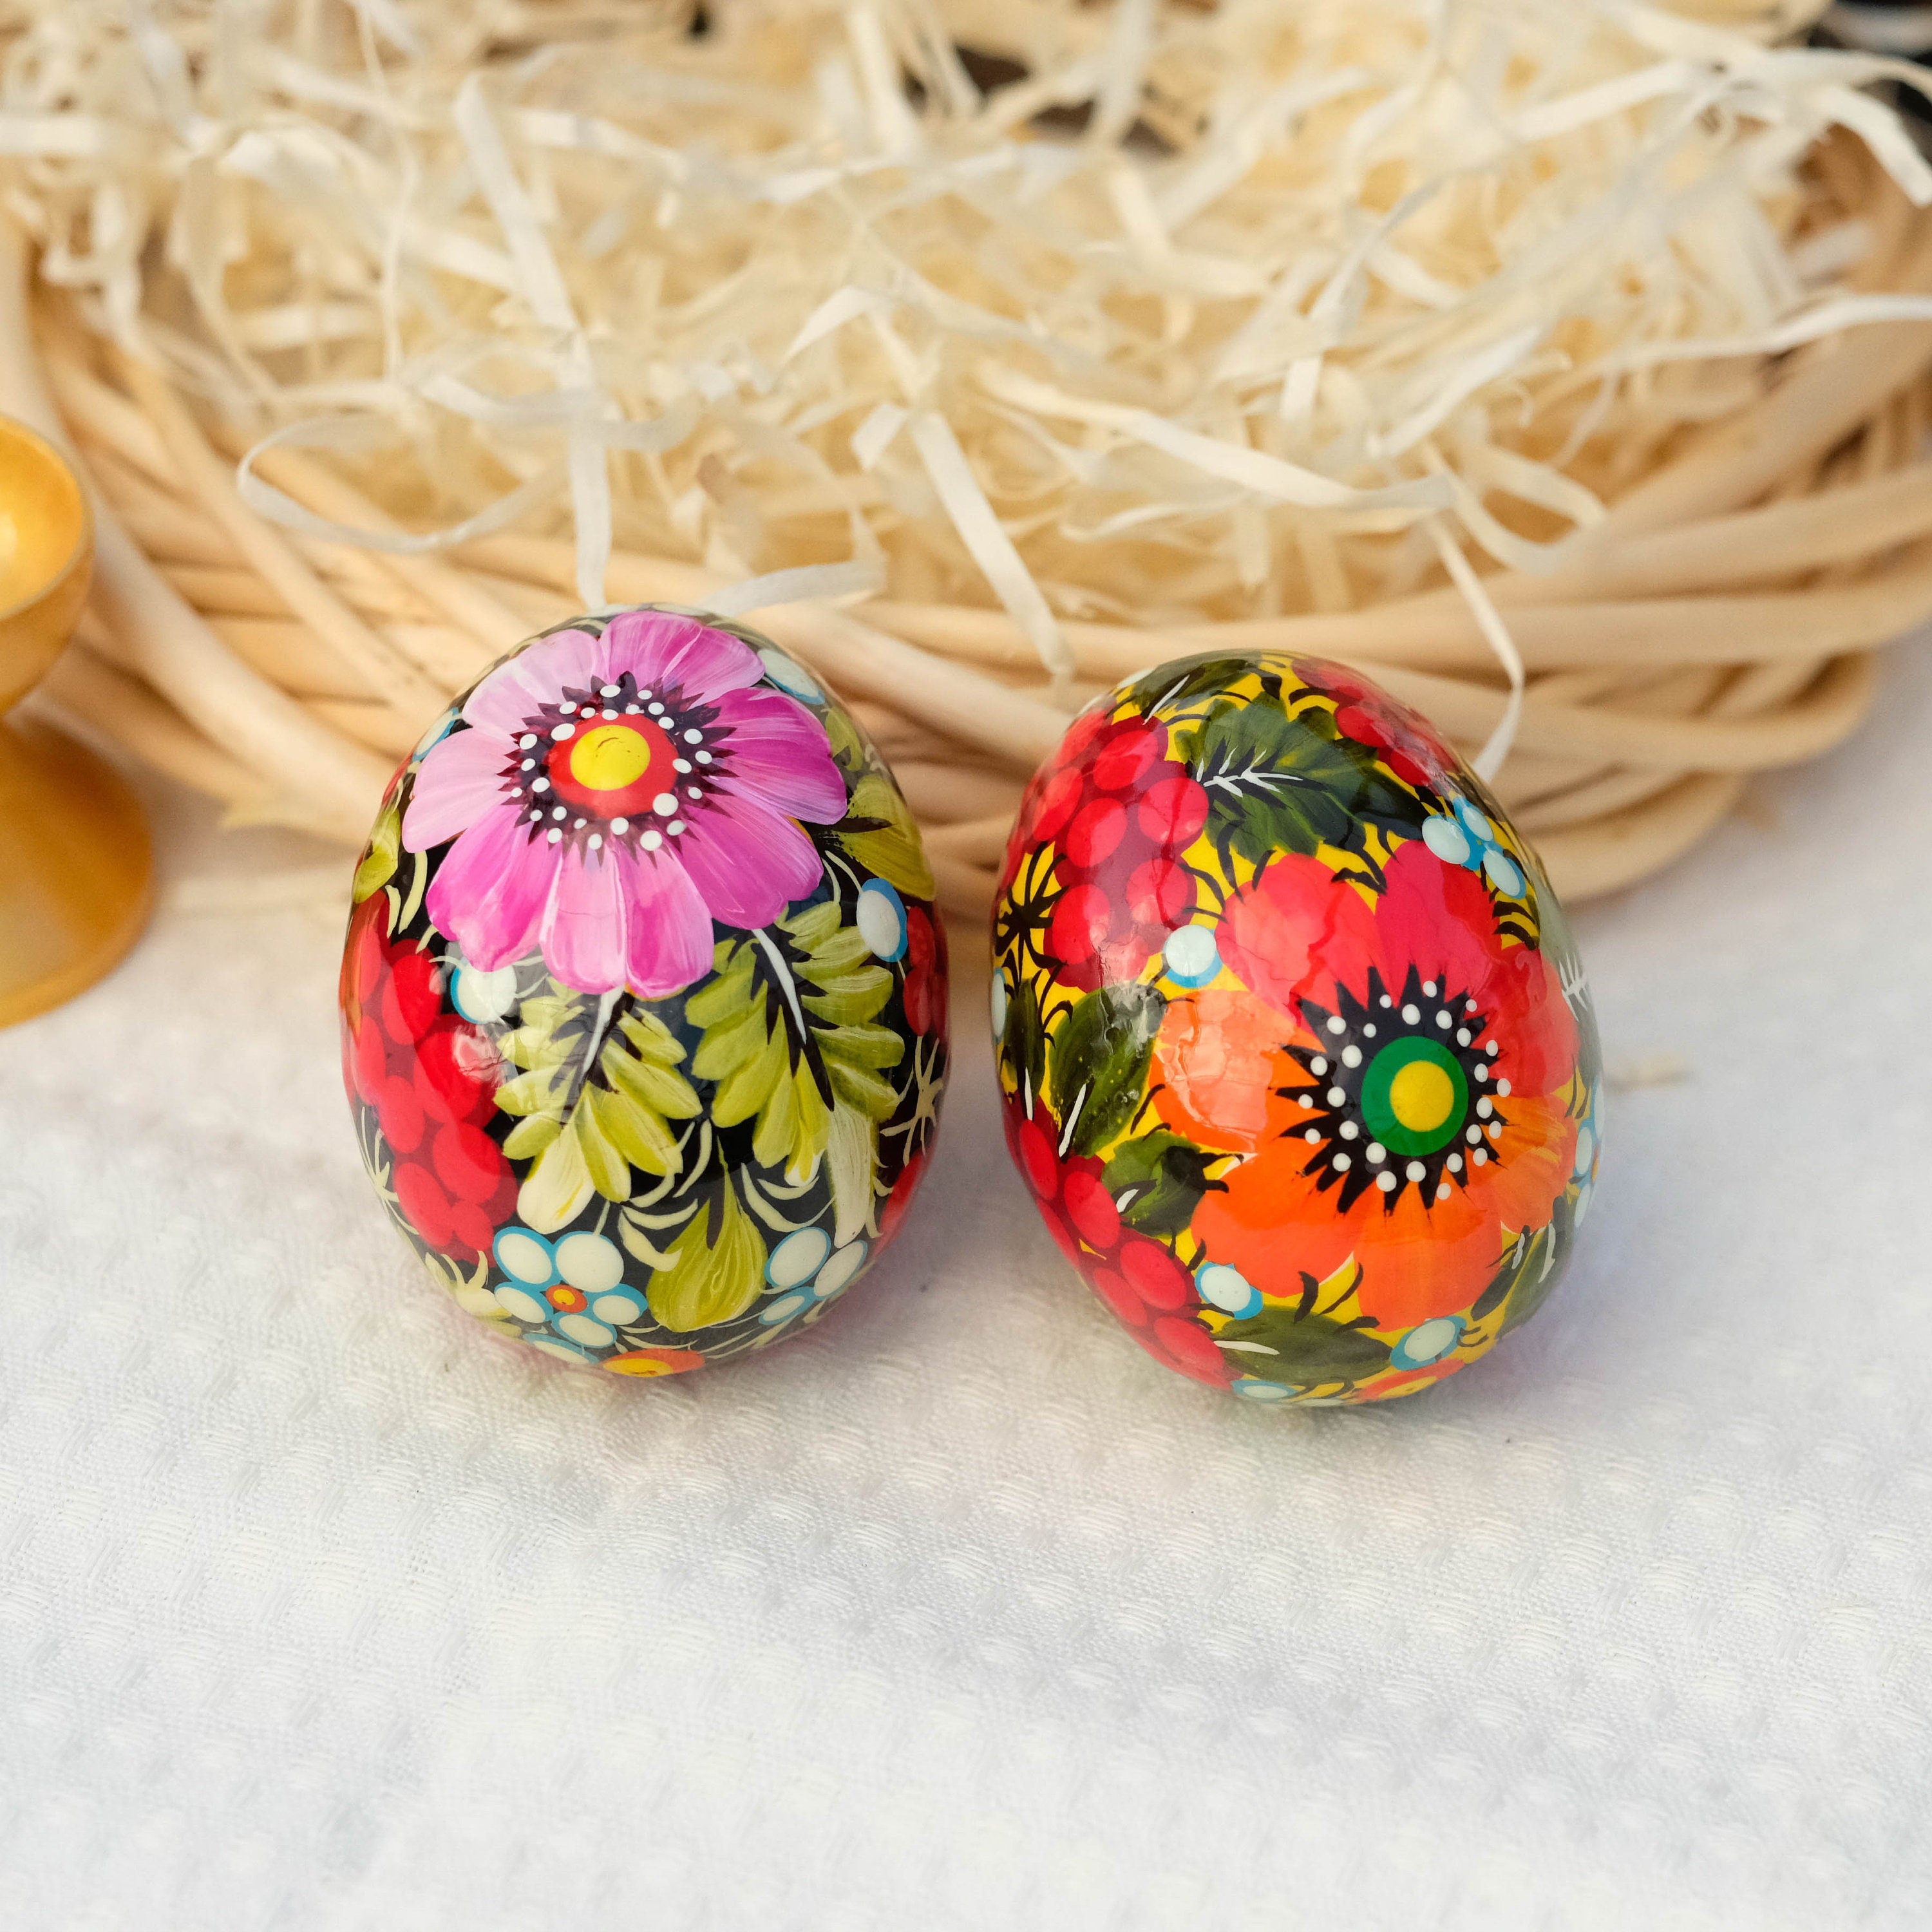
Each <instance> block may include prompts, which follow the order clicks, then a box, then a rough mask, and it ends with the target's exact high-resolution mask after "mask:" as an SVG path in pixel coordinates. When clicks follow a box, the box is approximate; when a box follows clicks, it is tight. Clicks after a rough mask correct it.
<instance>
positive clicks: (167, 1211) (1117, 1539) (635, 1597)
mask: <svg viewBox="0 0 1932 1932" xmlns="http://www.w3.org/2000/svg"><path fill="white" fill-rule="evenodd" d="M1929 768H1932V655H1928V654H1927V652H1926V651H1925V650H1924V649H1923V648H1915V649H1914V650H1912V652H1908V653H1906V654H1904V655H1901V656H1900V658H1898V659H1897V661H1896V663H1895V664H1894V668H1893V670H1892V672H1891V678H1890V681H1889V682H1888V685H1887V687H1886V697H1885V703H1884V704H1883V706H1882V708H1881V711H1880V713H1879V715H1878V716H1877V718H1875V720H1874V721H1873V723H1872V724H1871V725H1870V727H1869V728H1867V730H1866V731H1865V732H1864V734H1863V735H1862V736H1861V738H1860V739H1859V740H1858V742H1857V743H1856V744H1855V745H1853V746H1852V747H1851V748H1849V749H1847V750H1846V751H1843V752H1842V753H1841V754H1838V755H1837V756H1835V757H1832V758H1831V759H1830V760H1827V761H1826V762H1825V763H1823V764H1821V765H1819V766H1816V767H1814V768H1812V769H1808V770H1805V771H1804V772H1799V773H1798V774H1796V775H1793V776H1791V777H1790V778H1787V779H1785V780H1783V781H1780V782H1779V783H1778V784H1775V785H1769V784H1766V785H1763V786H1761V787H1760V788H1759V790H1758V791H1757V793H1756V794H1755V795H1754V805H1753V808H1752V809H1751V810H1750V811H1748V813H1747V814H1745V816H1743V817H1741V818H1739V820H1735V821H1733V823H1730V825H1728V826H1727V827H1726V828H1725V829H1724V831H1723V832H1721V835H1719V836H1718V838H1715V840H1714V841H1712V842H1711V844H1709V846H1707V847H1706V848H1705V849H1703V850H1702V851H1700V853H1697V855H1696V856H1694V857H1693V858H1692V859H1691V860H1689V861H1688V862H1686V863H1685V864H1683V865H1680V866H1679V867H1678V868H1676V870H1674V871H1673V872H1671V873H1670V874H1668V875H1667V876H1666V877H1664V878H1663V879H1661V880H1659V881H1658V882H1656V883H1653V884H1652V885H1650V886H1646V888H1644V889H1643V890H1641V891H1640V892H1637V893H1636V894H1634V895H1631V896H1629V897H1628V898H1625V899H1624V900H1622V901H1618V902H1615V903H1612V904H1607V905H1605V906H1603V907H1598V908H1595V909H1594V910H1589V911H1587V912H1586V913H1585V914H1584V915H1583V916H1582V917H1581V919H1580V921H1579V924H1580V937H1581V939H1582V941H1583V945H1584V948H1585V951H1586V957H1587V959H1588V960H1589V965H1590V966H1591V968H1592V973H1593V976H1594V978H1595V985H1596V989H1597V992H1598V1000H1599V1004H1600V1008H1601V1015H1602V1019H1603V1023H1604V1037H1605V1045H1606V1050H1607V1057H1608V1059H1609V1061H1610V1066H1611V1068H1612V1071H1613V1074H1614V1073H1616V1072H1617V1070H1619V1069H1620V1068H1622V1069H1631V1068H1637V1069H1639V1070H1642V1068H1643V1067H1644V1065H1645V1064H1646V1063H1648V1064H1649V1067H1650V1069H1651V1075H1652V1077H1651V1078H1650V1079H1649V1080H1648V1081H1647V1082H1646V1080H1644V1079H1640V1080H1639V1081H1638V1082H1637V1084H1636V1085H1629V1084H1628V1082H1627V1083H1626V1088H1627V1090H1626V1091H1622V1092H1621V1093H1618V1094H1614V1095H1613V1113H1612V1115H1611V1119H1610V1136H1609V1144H1608V1151H1607V1158H1606V1161H1605V1166H1604V1178H1603V1181H1602V1184H1601V1188H1600V1190H1599V1192H1598V1200H1597V1205H1596V1207H1595V1211H1594V1212H1593V1215H1592V1220H1591V1223H1590V1225H1589V1227H1588V1229H1587V1230H1586V1243H1585V1252H1584V1253H1583V1256H1582V1257H1581V1259H1580V1261H1579V1262H1578V1264H1577V1267H1576V1268H1575V1269H1574V1271H1573V1273H1572V1274H1571V1278H1570V1279H1569V1280H1568V1281H1567V1282H1566V1283H1565V1285H1564V1286H1563V1288H1562V1290H1561V1291H1560V1292H1559V1294H1558V1295H1557V1296H1556V1298H1554V1299H1553V1301H1552V1302H1551V1303H1550V1305H1549V1307H1548V1308H1547V1310H1545V1312H1544V1313H1543V1314H1542V1315H1541V1316H1539V1318H1538V1320H1537V1321H1536V1322H1535V1323H1534V1324H1533V1325H1532V1326H1531V1327H1530V1328H1529V1329H1527V1330H1526V1331H1524V1332H1523V1334H1520V1335H1519V1336H1517V1337H1512V1338H1511V1340H1510V1341H1508V1343H1505V1345H1504V1346H1502V1348H1501V1349H1499V1351H1498V1352H1496V1355H1494V1356H1493V1357H1492V1358H1490V1360H1488V1361H1486V1362H1484V1363H1483V1364H1481V1365H1480V1366H1478V1367H1477V1368H1475V1370H1472V1372H1470V1373H1467V1374H1466V1375H1464V1376H1460V1377H1458V1378H1457V1379H1456V1380H1454V1382H1451V1383H1450V1384H1449V1385H1447V1386H1446V1387H1445V1388H1442V1390H1440V1391H1438V1392H1436V1393H1433V1394H1427V1395H1425V1396H1424V1397H1421V1398H1420V1399H1418V1400H1414V1401H1412V1402H1404V1403H1393V1404H1390V1405H1388V1406H1384V1407H1382V1408H1380V1409H1373V1410H1370V1411H1367V1412H1354V1413H1351V1412H1335V1411H1317V1412H1310V1413H1304V1414H1294V1413H1283V1412H1280V1411H1274V1410H1262V1409H1255V1408H1253V1407H1250V1406H1244V1405H1243V1404H1241V1403H1238V1402H1235V1401H1232V1400H1229V1399H1228V1398H1227V1397H1224V1396H1221V1395H1218V1394H1214V1393H1213V1392H1211V1391H1206V1390H1203V1389H1201V1388H1196V1387H1195V1386H1194V1385H1191V1384H1190V1383H1188V1382H1184V1381H1182V1380H1181V1379H1178V1378H1177V1377H1175V1376H1173V1375H1172V1374H1170V1373H1168V1372H1166V1370H1163V1369H1161V1368H1160V1367H1157V1366H1156V1365H1155V1364H1153V1363H1152V1362H1151V1361H1148V1359H1147V1358H1145V1357H1144V1356H1142V1355H1141V1354H1140V1353H1139V1351H1138V1350H1137V1349H1135V1348H1134V1346H1133V1345H1132V1343H1130V1342H1129V1341H1128V1340H1127V1338H1126V1337H1125V1336H1124V1335H1123V1334H1121V1332H1120V1331H1118V1330H1117V1329H1116V1328H1115V1327H1114V1325H1112V1322H1111V1321H1110V1320H1109V1318H1108V1317H1106V1316H1105V1315H1103V1313H1101V1312H1100V1310H1099V1308H1098V1307H1097V1305H1096V1304H1094V1303H1092V1302H1091V1301H1090V1300H1089V1299H1088V1297H1087V1295H1086V1294H1085V1292H1084V1291H1083V1290H1082V1289H1080V1288H1079V1286H1078V1285H1077V1284H1076V1283H1075V1281H1074V1280H1073V1278H1072V1277H1071V1276H1070V1273H1069V1271H1068V1270H1067V1267H1066V1265H1064V1263H1063V1262H1062V1261H1061V1259H1060V1257H1059V1256H1058V1254H1057V1253H1056V1252H1055V1250H1054V1249H1053V1247H1052V1245H1051V1244H1050V1243H1049V1240H1048V1238H1047V1236H1046V1233H1045V1232H1044V1230H1043V1229H1042V1228H1041V1226H1040V1223H1039V1222H1038V1220H1037V1218H1036V1217H1035V1216H1034V1213H1033V1211H1032V1210H1031V1208H1030V1206H1029V1205H1028V1202H1027V1199H1026V1197H1025V1194H1024V1193H1023V1192H1022V1189H1021V1187H1020V1185H1019V1181H1018V1180H1017V1179H1016V1177H1015V1175H1013V1173H1012V1172H1010V1169H1009V1166H1008V1163H1007V1155H1006V1153H1005V1150H1004V1147H1003V1146H1002V1145H1001V1139H1000V1136H999V1134H998V1130H997V1127H996V1124H995V1114H994V1108H993V1103H992V1092H991V1087H990V1079H991V1076H990V1072H989V1053H988V1050H987V1046H986V1027H985V1022H984V1020H983V1017H982V1016H983V1013H984V1012H985V1005H984V996H985V986H986V983H985V969H984V967H983V964H981V963H980V962H979V961H977V960H976V959H971V958H965V957H962V958H960V959H959V960H958V962H957V964H956V1005H955V1025H956V1040H957V1046H958V1054H959V1060H958V1068H957V1073H956V1079H955V1084H954V1088H953V1095H952V1098H951V1100H950V1104H949V1110H948V1115H947V1124H946V1130H945V1133H944V1139H943V1142H942V1146H941V1153H940V1155H939V1157H938V1160H937V1161H936V1163H935V1169H934V1171H933V1172H932V1175H931V1176H930V1178H929V1181H928V1182H927V1184H926V1188H925V1190H924V1192H923V1193H922V1196H921V1198H920V1200H919V1204H918V1206H917V1208H916V1210H915V1211H914V1214H913V1217H912V1220H911V1223H910V1226H909V1228H908V1231H907V1233H906V1235H904V1238H903V1239H902V1241H901V1244H900V1246H899V1247H898V1248H897V1249H896V1250H895V1251H894V1252H893V1253H892V1256H891V1257H890V1259H889V1260H888V1261H887V1262H885V1263H883V1264H882V1265H881V1266H880V1268H878V1269H877V1271H875V1273H874V1275H873V1276H872V1277H871V1278H870V1279H868V1280H867V1281H866V1282H865V1283H864V1284H862V1286H861V1287H860V1288H859V1289H858V1290H856V1292H854V1294H853V1296H852V1297H851V1298H850V1300H849V1301H848V1303H847V1304H846V1305H845V1306H844V1307H842V1308H841V1309H840V1310H838V1311H836V1312H835V1314H834V1315H833V1316H832V1319H829V1320H827V1321H826V1322H825V1323H824V1325H823V1326H822V1327H821V1328H819V1329H818V1330H817V1331H815V1332H814V1333H813V1334H811V1335H809V1336H808V1337H805V1339H803V1340H799V1341H796V1342H793V1343H791V1344H790V1345H789V1346H784V1347H781V1348H779V1349H776V1350H775V1351H774V1352H772V1354H770V1355H769V1356H767V1357H766V1358H763V1359H760V1360H757V1361H753V1362H751V1363H750V1364H746V1365H744V1366H741V1367H734V1368H727V1369H724V1370H716V1371H712V1372H708V1373H704V1374H702V1375H700V1376H692V1377H689V1378H685V1379H679V1380H676V1381H675V1382H669V1383H663V1384H655V1385H654V1384H642V1385H640V1384H636V1383H631V1382H619V1381H618V1380H617V1379H615V1378H600V1377H595V1376H589V1375H585V1374H583V1373H573V1372H571V1370H567V1369H564V1368H562V1367H556V1366H553V1365H552V1364H549V1363H547V1362H546V1361H543V1360H542V1359H541V1358H538V1356H537V1355H535V1354H534V1353H533V1352H530V1351H528V1350H520V1349H513V1348H511V1347H510V1346H507V1345H505V1344H503V1343H500V1342H497V1341H495V1340H492V1339H491V1338H490V1337H489V1336H487V1334H485V1333H484V1331H483V1330H482V1329H481V1328H480V1327H478V1325H475V1324H474V1323H472V1322H470V1321H469V1319H468V1318H466V1316H463V1315H462V1314H461V1313H459V1312H458V1310H456V1309H455V1308H454V1307H452V1306H450V1305H449V1304H446V1303H445V1302H444V1301H442V1300H441V1299H440V1298H439V1297H438V1296H437V1294H436V1293H435V1292H434V1290H433V1289H431V1286H429V1284H428V1282H427V1280H426V1279H425V1277H424V1276H423V1274H422V1272H421V1271H420V1270H419V1268H417V1267H416V1265H415V1264H414V1262H412V1261H410V1259H408V1257H407V1255H406V1253H404V1249H403V1247H402V1245H401V1243H400V1242H399V1241H398V1239H397V1238H396V1237H395V1235H394V1234H393V1233H392V1232H391V1230H390V1229H389V1226H388V1224H387V1223H386V1221H385V1220H384V1219H383V1216H382V1214H380V1211H379V1210H378V1208H377V1205H376V1203H375V1201H374V1197H373V1196H372V1195H371V1192H370V1190H369V1187H368V1184H367V1182H366V1181H365V1179H364V1177H363V1175H362V1170H361V1169H360V1167H359V1165H358V1163H357V1160H356V1152H355V1148H354V1146H353V1139H352V1136H351V1133H350V1127H349V1121H348V1117H347V1111H346V1109H345V1106H344V1100H343V1097H342V1093H341V1087H340V1084H339V1079H338V1070H337V1049H336V1044H335V1000H334V980H335V962H336V949H337V947H338V943H339V936H340V929H339V926H338V924H337V923H336V922H335V920H334V919H325V918H324V917H323V916H320V915H318V913H316V912H315V911H314V910H303V909H302V907H299V906H296V907H292V908H290V909H286V910H266V911H264V910H233V909H231V910H225V911H210V910H208V908H207V904H206V901H207V899H208V887H207V886H206V885H205V883H202V884H200V885H199V886H196V888H195V889H196V891H197V892H199V897H200V899H201V901H202V903H201V907H200V909H199V910H193V909H187V908H184V907H181V906H179V905H177V906H176V907H175V909H173V910H168V911H166V912H164V913H163V915H162V916H160V918H159V919H157V922H156V924H155V926H154V929H153V931H152V932H151V934H150V935H149V936H148V938H147V939H146V941H145V943H144V944H142V947H140V948H139V950H138V951H137V952H136V953H135V954H134V955H133V957H132V958H131V959H130V960H129V962H128V963H127V965H126V966H125V967H124V968H123V969H122V970H121V971H120V972H118V974H116V975H115V977H113V979H112V980H110V982H108V983H107V984H105V985H104V986H101V988H99V989H97V990H96V991H95V992H92V994H90V995H88V996H87V997H86V998H83V999H82V1000H80V1001H78V1002H77V1003H76V1004H73V1005H71V1006H70V1007H68V1008H66V1009H65V1010H63V1011H61V1012H58V1013H54V1014H52V1015H50V1016H47V1017H46V1018H45V1019H41V1020H39V1021H37V1022H34V1023H32V1024H31V1025H27V1026H25V1027H23V1028H20V1029H18V1030H17V1031H13V1032H10V1033H8V1034H4V1035H0V1124H4V1129H5V1154H4V1158H0V1927H5V1932H121V1928H129V1927H133V1928H142V1932H146V1928H157V1932H177V1928H178V1932H230V1928H233V1932H256V1928H264V1927H299V1928H302V1929H303V1932H365V1928H367V1932H418V1928H423V1932H445V1928H449V1932H498V1928H502V1932H547V1928H550V1927H557V1928H569V1932H602V1928H605V1927H613V1928H614V1927H622V1928H626V1932H630V1928H641V1932H655V1928H659V1927H661V1928H665V1932H706V1928H709V1927H719V1928H729V1932H739V1928H747V1932H749V1928H757V1932H791V1928H806V1929H808V1932H901V1928H908V1927H909V1928H914V1932H953V1928H959V1932H1034V1928H1039V1932H1089V1928H1094V1932H1098V1929H1099V1928H1113V1927H1122V1928H1142V1927H1147V1928H1160V1929H1162V1932H1164V1928H1168V1927H1175V1928H1187V1932H1246V1928H1257V1929H1258V1932H1259V1928H1265V1932H1284V1928H1301V1927H1312V1928H1320V1932H1331V1928H1333V1932H1378V1929H1379V1928H1382V1927H1391V1928H1393V1927H1400V1928H1403V1932H1433V1929H1434V1928H1445V1932H1466V1929H1467V1932H1475V1928H1482V1932H1519V1928H1521V1932H1562V1928H1568V1927H1640V1928H1643V1932H1689V1928H1703V1927H1710V1928H1721V1929H1722V1932H1757V1929H1758V1928H1787V1927H1789V1928H1792V1932H1801V1929H1802V1932H1835V1928H1838V1927H1881V1928H1889V1927H1900V1928H1923V1927H1927V1926H1928V1925H1932V1753H1928V1743H1929V1742H1932V1728H1928V1706H1932V1403H1928V1402H1927V1400H1926V1389H1927V1382H1928V1365H1932V790H1928V789H1927V772H1928V769H1929ZM163 805H164V806H165V807H166V814H167V816H168V817H169V820H170V831H171V835H172V837H173V838H174V841H175V846H174V854H173V859H172V868H173V870H174V871H175V873H176V874H180V873H181V872H182V871H187V872H190V873H193V874H198V875H201V876H202V878H203V879H204V880H205V875H206V874H208V873H209V872H210V871H211V870H214V869H215V868H229V869H230V870H236V869H239V868H248V867H253V868H260V866H262V865H264V864H282V865H287V864H288V863H290V862H293V860H294V859H302V858H305V857H306V858H307V859H309V860H311V861H312V859H313V858H314V852H313V851H312V850H311V851H308V852H306V853H305V851H303V850H301V849H299V848H298V847H297V846H296V844H295V843H294V841H282V840H278V839H276V838H268V837H266V835H260V834H254V835H236V839H235V840H233V841H229V842H228V843H226V844H224V843H223V842H222V841H219V840H217V838H215V837H214V835H212V834H211V832H210V831H209V829H208V827H207V826H206V824H205V820H197V819H196V816H195V814H193V813H191V812H187V811H184V808H183V807H182V806H181V804H180V802H179V801H178V799H177V800H174V801H172V802H170V801H166V800H164V801H163ZM957 950H958V952H959V953H960V954H962V955H963V954H966V953H968V951H969V948H968V946H966V945H965V944H957ZM1673 1055H1674V1056H1677V1057H1679V1058H1681V1061H1682V1064H1683V1068H1684V1077H1683V1078H1682V1079H1679V1080H1676V1081H1674V1082H1665V1083H1664V1084H1658V1082H1656V1080H1655V1070H1656V1067H1657V1066H1658V1064H1659V1063H1660V1062H1661V1061H1663V1060H1664V1059H1667V1058H1668V1057H1669V1056H1673Z"/></svg>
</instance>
